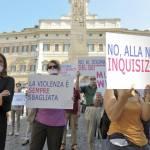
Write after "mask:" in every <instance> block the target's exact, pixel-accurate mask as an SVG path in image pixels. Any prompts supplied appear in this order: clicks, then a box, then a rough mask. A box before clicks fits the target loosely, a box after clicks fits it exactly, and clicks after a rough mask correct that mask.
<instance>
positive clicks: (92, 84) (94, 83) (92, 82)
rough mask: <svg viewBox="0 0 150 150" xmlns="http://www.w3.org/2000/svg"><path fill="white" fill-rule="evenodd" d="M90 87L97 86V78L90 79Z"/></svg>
mask: <svg viewBox="0 0 150 150" xmlns="http://www.w3.org/2000/svg"><path fill="white" fill-rule="evenodd" d="M90 85H91V86H96V78H95V77H90Z"/></svg>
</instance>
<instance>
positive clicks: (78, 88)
mask: <svg viewBox="0 0 150 150" xmlns="http://www.w3.org/2000/svg"><path fill="white" fill-rule="evenodd" d="M79 77H80V72H79V71H77V75H76V86H75V89H76V90H80V87H79Z"/></svg>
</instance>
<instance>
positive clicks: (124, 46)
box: [106, 33, 150, 89]
mask: <svg viewBox="0 0 150 150" xmlns="http://www.w3.org/2000/svg"><path fill="white" fill-rule="evenodd" d="M106 73H107V88H108V89H130V88H131V87H134V88H136V89H144V88H145V86H146V85H147V84H149V83H150V37H148V36H137V35H127V34H117V33H106Z"/></svg>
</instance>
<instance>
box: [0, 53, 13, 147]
mask: <svg viewBox="0 0 150 150" xmlns="http://www.w3.org/2000/svg"><path fill="white" fill-rule="evenodd" d="M13 94H14V79H13V78H12V77H9V76H7V61H6V58H5V56H4V55H2V54H1V53H0V149H1V150H4V148H5V140H6V131H7V112H8V111H10V109H11V102H12V98H13Z"/></svg>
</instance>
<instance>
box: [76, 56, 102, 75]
mask: <svg viewBox="0 0 150 150" xmlns="http://www.w3.org/2000/svg"><path fill="white" fill-rule="evenodd" d="M100 66H105V58H104V57H79V58H78V70H79V71H80V73H81V75H85V76H95V71H96V70H95V69H96V67H100Z"/></svg>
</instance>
